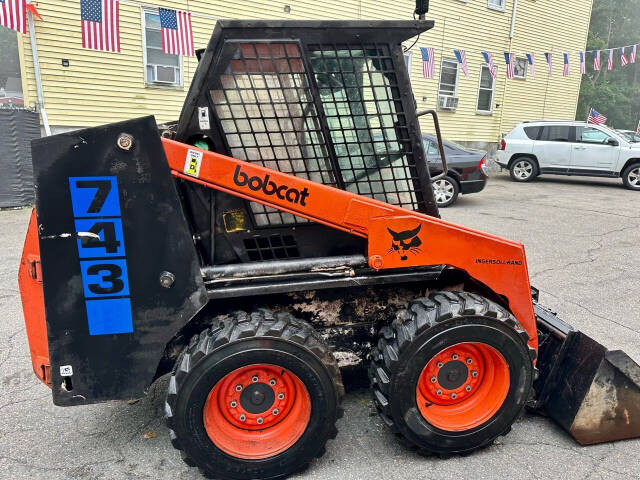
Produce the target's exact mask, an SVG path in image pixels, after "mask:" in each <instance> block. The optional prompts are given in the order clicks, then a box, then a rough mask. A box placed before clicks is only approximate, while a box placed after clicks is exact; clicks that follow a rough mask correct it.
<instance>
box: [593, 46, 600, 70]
mask: <svg viewBox="0 0 640 480" xmlns="http://www.w3.org/2000/svg"><path fill="white" fill-rule="evenodd" d="M593 69H594V70H595V71H600V50H596V51H595V52H593Z"/></svg>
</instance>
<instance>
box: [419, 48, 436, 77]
mask: <svg viewBox="0 0 640 480" xmlns="http://www.w3.org/2000/svg"><path fill="white" fill-rule="evenodd" d="M420 53H421V54H422V76H423V77H424V78H433V70H434V65H435V62H434V57H433V48H431V47H420Z"/></svg>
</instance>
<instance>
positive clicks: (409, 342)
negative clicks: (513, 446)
mask: <svg viewBox="0 0 640 480" xmlns="http://www.w3.org/2000/svg"><path fill="white" fill-rule="evenodd" d="M528 340H529V335H528V334H527V332H526V331H525V330H524V329H523V328H521V327H520V325H519V324H518V322H517V321H516V319H515V318H514V317H513V315H512V314H511V313H510V312H508V311H507V310H505V309H504V308H502V307H501V306H499V305H497V304H496V303H494V302H492V301H490V300H488V299H486V298H484V297H482V296H480V295H476V294H472V293H467V292H438V293H433V294H431V295H429V297H428V298H422V299H418V300H415V301H413V302H411V303H410V305H409V307H408V309H406V310H402V311H400V312H399V313H398V316H397V318H396V319H395V320H394V321H393V322H392V324H391V325H390V326H388V327H384V328H382V330H381V332H380V338H379V341H378V345H377V347H376V348H374V349H373V351H372V362H371V365H370V368H369V378H370V381H371V388H372V391H373V398H374V402H375V404H376V408H377V410H378V412H379V414H380V417H381V418H382V420H383V421H384V423H386V424H387V425H388V426H389V427H390V428H391V430H392V431H393V432H394V433H396V434H399V435H401V436H402V437H404V440H405V443H408V444H409V445H410V446H413V447H415V448H417V449H418V450H419V451H420V452H421V453H423V454H427V455H431V454H436V455H440V456H443V457H446V456H449V455H452V454H466V453H469V452H471V451H473V450H476V449H479V448H482V447H485V446H487V445H490V444H491V443H492V442H493V441H494V440H495V438H496V437H498V436H500V435H506V434H507V433H508V432H509V431H510V429H511V425H512V423H513V422H514V421H515V420H516V419H517V418H518V417H519V416H520V415H521V414H522V412H523V409H524V407H525V405H526V403H527V400H528V399H529V397H530V394H531V389H532V382H533V376H534V367H533V360H534V359H535V356H536V353H535V350H534V349H532V348H531V347H529V346H528V345H527V342H528ZM464 342H483V343H486V344H488V345H491V346H492V347H494V348H495V349H496V350H498V351H499V352H500V353H501V354H502V355H503V357H504V358H505V360H506V361H507V363H508V364H509V370H510V387H509V391H508V393H507V397H506V399H505V401H504V403H503V404H502V406H501V407H500V409H499V410H498V412H497V413H496V414H495V415H494V416H493V417H492V418H491V419H489V420H488V421H486V422H485V423H483V424H482V425H479V426H477V427H475V428H472V429H468V430H465V431H462V432H450V431H445V430H440V429H438V428H436V427H434V426H432V425H430V424H429V423H428V422H427V421H426V420H425V419H424V417H423V416H422V415H421V413H420V411H419V410H418V406H417V403H416V387H417V383H418V379H419V377H420V374H421V372H422V370H423V368H424V366H425V365H426V364H427V363H428V361H429V360H430V359H431V358H432V357H433V356H434V355H436V354H437V353H438V352H440V351H441V350H443V349H445V348H448V347H450V346H452V345H456V344H458V343H464Z"/></svg>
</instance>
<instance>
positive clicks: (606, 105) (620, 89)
mask: <svg viewBox="0 0 640 480" xmlns="http://www.w3.org/2000/svg"><path fill="white" fill-rule="evenodd" d="M638 11H640V0H594V2H593V11H592V13H591V24H590V26H589V37H588V39H587V50H602V58H601V63H602V69H601V70H600V71H594V69H593V56H592V55H591V54H590V53H588V54H587V58H586V62H587V75H585V76H584V77H583V80H582V85H581V87H580V97H579V100H578V110H577V113H576V116H577V119H578V120H584V119H586V118H587V116H588V114H589V108H595V109H596V110H598V111H599V112H600V113H602V114H603V115H605V116H607V117H608V118H609V120H608V122H607V124H608V125H610V126H614V127H615V128H618V129H626V130H635V129H636V127H637V125H638V120H640V56H639V58H638V60H637V62H636V63H635V64H629V65H627V66H626V67H622V66H621V64H620V50H619V48H616V47H621V46H625V45H633V44H640V30H639V29H638V20H637V12H638ZM609 48H614V51H613V57H614V70H613V71H608V70H607V60H608V52H607V51H606V50H607V49H609ZM638 50H640V46H639V47H638ZM638 53H639V54H640V51H639V52H638ZM626 54H627V58H629V54H630V51H629V49H627V50H626Z"/></svg>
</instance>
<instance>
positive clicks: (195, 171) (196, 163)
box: [183, 149, 202, 177]
mask: <svg viewBox="0 0 640 480" xmlns="http://www.w3.org/2000/svg"><path fill="white" fill-rule="evenodd" d="M200 165H202V152H200V151H198V150H191V149H189V150H187V159H186V160H185V162H184V170H183V171H184V173H186V174H187V175H191V176H192V177H198V176H199V175H200Z"/></svg>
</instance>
